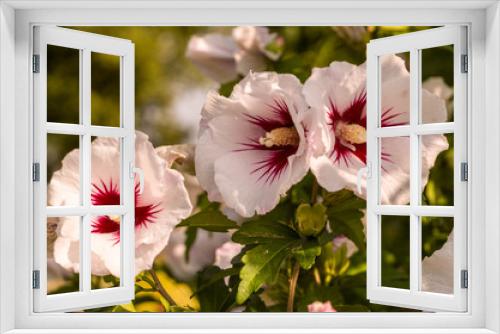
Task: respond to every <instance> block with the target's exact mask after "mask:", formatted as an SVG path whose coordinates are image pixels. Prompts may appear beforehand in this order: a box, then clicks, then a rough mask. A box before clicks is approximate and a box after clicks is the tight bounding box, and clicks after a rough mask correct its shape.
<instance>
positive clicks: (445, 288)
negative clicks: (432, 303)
mask: <svg viewBox="0 0 500 334" xmlns="http://www.w3.org/2000/svg"><path fill="white" fill-rule="evenodd" d="M422 290H424V291H430V292H436V293H448V294H451V293H453V232H451V233H450V235H449V236H448V240H447V241H446V243H445V244H444V245H443V247H441V249H438V250H436V251H435V252H434V253H433V254H432V255H431V256H430V257H425V258H424V259H423V260H422Z"/></svg>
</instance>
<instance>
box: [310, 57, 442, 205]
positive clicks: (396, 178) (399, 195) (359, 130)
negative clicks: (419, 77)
mask: <svg viewBox="0 0 500 334" xmlns="http://www.w3.org/2000/svg"><path fill="white" fill-rule="evenodd" d="M381 71H382V82H381V92H382V96H381V100H382V102H381V104H382V111H383V112H382V117H381V123H382V126H383V127H389V126H396V125H405V124H408V123H409V93H410V92H409V90H410V86H409V80H410V74H409V72H408V70H407V69H406V67H405V62H404V60H403V59H402V58H400V57H398V56H393V55H389V56H384V57H383V58H382V61H381ZM304 95H305V97H306V100H307V102H308V103H309V105H310V106H311V107H312V108H314V109H315V110H317V111H318V112H319V113H320V114H321V115H322V121H323V124H324V128H325V129H326V135H327V136H328V137H329V146H328V148H327V150H326V153H325V154H324V155H322V156H320V157H317V158H314V157H313V158H312V159H311V170H312V172H313V173H314V175H315V176H316V178H317V180H318V183H319V184H320V185H321V186H323V187H324V188H326V189H327V190H329V191H337V190H340V189H342V188H347V189H350V190H352V191H355V190H356V183H357V182H356V181H357V172H358V170H359V169H361V168H363V167H364V166H365V165H366V65H365V64H362V65H360V66H356V65H353V64H349V63H347V62H333V63H331V64H330V66H329V67H327V68H315V69H313V73H312V75H311V76H310V77H309V79H307V81H306V82H305V84H304ZM422 110H423V114H422V118H423V120H424V122H425V123H431V122H432V123H434V122H445V121H446V116H447V115H446V107H445V103H444V100H443V99H441V98H440V97H438V96H437V95H435V94H432V93H430V92H428V91H427V90H425V89H422ZM421 145H422V148H421V153H422V157H421V159H422V180H423V184H425V183H426V182H427V178H428V176H429V170H430V168H431V167H432V166H433V165H434V162H435V160H436V157H437V156H438V154H439V153H440V152H441V151H443V150H446V149H447V148H448V142H447V140H446V138H445V137H444V136H442V135H428V136H423V137H422V143H421ZM409 147H410V146H409V137H397V138H384V139H382V140H381V156H382V163H381V165H382V166H381V169H382V173H381V185H382V189H381V193H380V196H381V202H382V203H384V204H406V203H408V201H409V167H410V163H409V159H410V151H409ZM363 196H366V185H363Z"/></svg>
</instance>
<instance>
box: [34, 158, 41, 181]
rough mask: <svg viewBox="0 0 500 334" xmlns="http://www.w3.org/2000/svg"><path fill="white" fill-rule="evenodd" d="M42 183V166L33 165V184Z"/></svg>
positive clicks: (36, 163)
mask: <svg viewBox="0 0 500 334" xmlns="http://www.w3.org/2000/svg"><path fill="white" fill-rule="evenodd" d="M38 181H40V164H39V163H38V162H35V163H33V182H38Z"/></svg>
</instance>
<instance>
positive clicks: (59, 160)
mask: <svg viewBox="0 0 500 334" xmlns="http://www.w3.org/2000/svg"><path fill="white" fill-rule="evenodd" d="M79 145H80V136H74V135H59V134H47V205H48V206H53V205H55V206H71V205H80V204H81V198H80V197H81V196H80V150H79Z"/></svg>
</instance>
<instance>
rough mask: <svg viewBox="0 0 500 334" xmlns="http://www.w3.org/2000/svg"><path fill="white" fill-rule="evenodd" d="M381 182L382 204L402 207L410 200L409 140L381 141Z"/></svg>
mask: <svg viewBox="0 0 500 334" xmlns="http://www.w3.org/2000/svg"><path fill="white" fill-rule="evenodd" d="M381 149H382V154H386V155H387V160H383V161H382V166H381V167H382V180H381V189H380V200H381V202H382V203H383V204H400V205H404V204H407V203H408V202H409V199H410V194H409V192H410V185H409V182H410V170H409V168H410V154H409V149H410V138H409V137H394V138H384V139H383V140H382V148H381Z"/></svg>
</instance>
